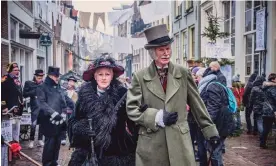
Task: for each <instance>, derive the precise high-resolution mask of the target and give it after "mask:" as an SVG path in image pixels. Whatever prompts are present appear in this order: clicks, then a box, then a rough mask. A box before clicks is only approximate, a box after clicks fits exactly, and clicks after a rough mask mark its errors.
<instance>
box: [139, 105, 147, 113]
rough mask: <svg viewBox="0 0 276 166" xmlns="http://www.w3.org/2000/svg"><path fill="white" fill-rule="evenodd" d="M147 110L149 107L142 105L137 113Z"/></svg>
mask: <svg viewBox="0 0 276 166" xmlns="http://www.w3.org/2000/svg"><path fill="white" fill-rule="evenodd" d="M148 108H149V107H148V105H147V104H143V105H140V107H139V111H140V112H145V111H146V110H147V109H148Z"/></svg>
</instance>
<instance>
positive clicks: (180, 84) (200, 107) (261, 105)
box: [1, 25, 276, 166]
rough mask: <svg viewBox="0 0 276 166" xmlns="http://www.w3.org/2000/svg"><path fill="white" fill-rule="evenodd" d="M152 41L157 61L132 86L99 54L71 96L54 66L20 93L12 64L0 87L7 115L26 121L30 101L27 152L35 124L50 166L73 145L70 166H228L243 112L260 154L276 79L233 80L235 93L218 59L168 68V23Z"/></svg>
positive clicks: (274, 104)
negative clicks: (228, 149)
mask: <svg viewBox="0 0 276 166" xmlns="http://www.w3.org/2000/svg"><path fill="white" fill-rule="evenodd" d="M145 35H146V38H147V40H148V44H146V45H145V48H146V49H147V50H148V51H149V54H150V56H151V58H152V59H153V62H152V63H151V64H150V66H148V67H147V68H145V69H143V70H140V71H138V72H136V73H133V75H132V79H131V80H130V79H129V78H121V77H120V76H122V75H123V73H124V68H123V67H122V66H120V65H118V64H117V63H116V61H115V60H114V59H113V58H111V57H109V56H102V57H100V58H97V59H96V60H95V61H94V62H93V63H92V64H91V65H89V67H88V69H87V70H86V71H85V72H84V73H83V81H84V83H83V84H82V85H81V87H80V88H78V91H76V89H77V88H76V83H77V81H78V80H77V79H76V78H75V77H74V76H71V77H68V78H67V81H68V84H67V87H66V89H65V90H64V89H62V88H60V86H59V77H60V72H59V68H56V67H52V66H50V67H49V68H48V72H47V76H46V78H45V79H44V75H45V74H44V71H43V70H39V69H38V70H36V71H35V73H34V78H33V80H32V81H27V82H25V86H24V88H23V90H22V85H21V83H20V81H19V68H18V65H17V63H10V64H9V65H8V67H7V72H8V74H7V75H5V76H4V77H3V78H2V84H1V86H2V92H1V97H2V102H1V104H2V117H3V116H7V115H8V114H7V113H8V112H9V110H12V113H14V114H17V115H19V116H20V115H22V112H23V97H25V98H26V97H30V102H31V103H30V105H31V121H32V125H31V126H32V127H31V137H30V143H29V148H34V146H35V144H34V135H35V132H36V126H37V125H38V126H39V130H38V146H44V147H43V154H42V164H43V166H57V165H58V163H57V161H58V157H59V151H60V146H61V145H66V139H67V138H68V140H69V143H70V148H72V149H73V153H72V156H71V159H70V162H69V166H80V165H85V164H86V165H89V164H90V165H95V164H97V165H100V166H134V165H138V166H148V165H163V166H177V165H190V166H194V165H196V161H198V162H199V163H200V165H201V166H206V165H209V164H210V163H211V164H212V165H213V166H218V165H219V166H221V165H223V158H222V156H223V153H225V144H224V143H225V140H226V138H227V137H228V136H230V135H231V134H232V133H233V132H234V131H239V130H241V121H240V111H242V110H243V109H244V107H245V110H246V121H247V128H248V132H247V133H248V134H251V133H252V132H253V133H254V131H255V133H256V132H257V131H258V132H259V133H260V146H261V147H263V148H265V147H266V140H267V136H268V133H269V131H270V130H271V128H272V123H273V122H274V121H275V112H276V74H275V73H272V74H270V75H269V77H268V81H265V77H263V76H257V74H256V73H254V74H252V76H251V77H250V78H249V81H248V83H247V85H246V87H245V88H244V85H243V84H242V83H241V82H240V81H239V75H236V76H234V78H233V80H232V81H233V85H232V88H231V90H232V91H231V90H230V88H228V87H227V85H226V78H225V76H224V75H223V74H222V72H221V70H220V64H219V63H218V62H217V61H213V62H211V63H210V64H209V66H208V67H206V68H205V67H202V64H201V63H200V62H198V63H195V64H193V66H192V67H191V68H190V70H188V69H185V68H184V67H181V66H179V65H176V64H174V63H172V62H170V57H171V43H172V42H173V39H172V38H170V37H169V36H168V33H167V30H166V25H159V26H155V27H152V28H149V29H147V30H145ZM229 90H230V91H231V92H230V91H229ZM231 94H233V97H234V100H232V98H231ZM232 104H234V105H232ZM233 109H234V110H233ZM252 112H254V129H253V127H252V125H251V122H250V115H251V113H252ZM43 136H44V137H45V138H44V141H43ZM208 153H209V156H210V157H209V159H208V158H207V157H208V155H207V154H208Z"/></svg>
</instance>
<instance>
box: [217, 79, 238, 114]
mask: <svg viewBox="0 0 276 166" xmlns="http://www.w3.org/2000/svg"><path fill="white" fill-rule="evenodd" d="M214 83H216V84H219V85H220V86H222V87H223V88H224V90H225V92H226V94H227V97H228V110H229V111H230V112H231V113H236V112H237V109H238V104H237V100H236V98H235V96H234V94H233V92H232V90H231V89H230V88H228V87H226V86H224V85H223V84H221V83H219V82H214Z"/></svg>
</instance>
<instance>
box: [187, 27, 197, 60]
mask: <svg viewBox="0 0 276 166" xmlns="http://www.w3.org/2000/svg"><path fill="white" fill-rule="evenodd" d="M193 32H194V33H193ZM188 38H189V45H190V46H189V59H193V58H195V42H196V41H195V26H194V25H192V26H190V27H189V36H188Z"/></svg>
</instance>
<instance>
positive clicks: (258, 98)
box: [249, 76, 265, 145]
mask: <svg viewBox="0 0 276 166" xmlns="http://www.w3.org/2000/svg"><path fill="white" fill-rule="evenodd" d="M264 81H265V78H264V77H263V76H257V78H256V79H255V81H254V82H253V88H252V90H251V94H250V98H249V107H250V108H252V111H253V113H254V118H255V119H254V120H256V121H257V128H258V131H259V134H260V145H261V144H262V142H263V140H261V138H262V137H261V135H262V133H263V118H262V115H263V102H264V92H263V89H262V85H263V82H264Z"/></svg>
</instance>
